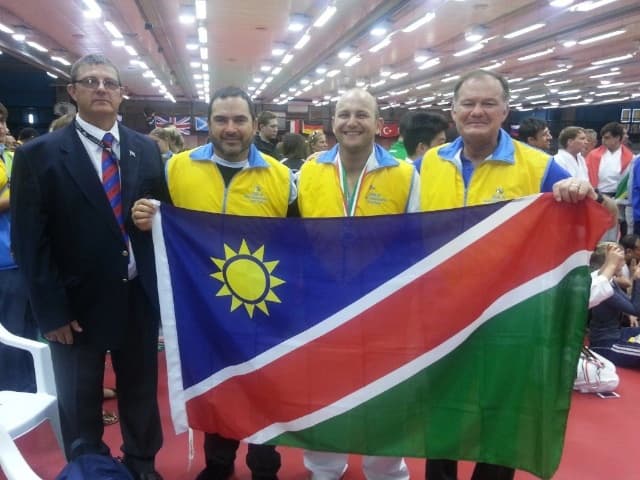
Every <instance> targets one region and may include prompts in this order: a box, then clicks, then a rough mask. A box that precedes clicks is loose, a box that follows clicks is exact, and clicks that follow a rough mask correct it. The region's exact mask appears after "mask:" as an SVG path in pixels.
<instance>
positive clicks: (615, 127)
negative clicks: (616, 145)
mask: <svg viewBox="0 0 640 480" xmlns="http://www.w3.org/2000/svg"><path fill="white" fill-rule="evenodd" d="M607 133H610V134H611V136H612V137H618V138H620V139H622V137H624V127H623V126H622V124H620V123H618V122H609V123H607V124H606V125H605V126H604V127H602V128H601V129H600V137H604V136H605V134H607Z"/></svg>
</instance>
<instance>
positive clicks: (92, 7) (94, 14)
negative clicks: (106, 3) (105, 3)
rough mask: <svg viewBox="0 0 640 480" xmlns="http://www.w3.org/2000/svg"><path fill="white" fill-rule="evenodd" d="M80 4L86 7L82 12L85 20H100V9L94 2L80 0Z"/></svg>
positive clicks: (92, 0)
mask: <svg viewBox="0 0 640 480" xmlns="http://www.w3.org/2000/svg"><path fill="white" fill-rule="evenodd" d="M82 3H84V5H85V6H86V7H87V9H86V10H85V11H83V12H82V13H83V14H84V16H85V17H86V18H100V16H101V15H102V9H101V8H100V6H99V5H98V4H97V3H96V2H95V1H94V0H82Z"/></svg>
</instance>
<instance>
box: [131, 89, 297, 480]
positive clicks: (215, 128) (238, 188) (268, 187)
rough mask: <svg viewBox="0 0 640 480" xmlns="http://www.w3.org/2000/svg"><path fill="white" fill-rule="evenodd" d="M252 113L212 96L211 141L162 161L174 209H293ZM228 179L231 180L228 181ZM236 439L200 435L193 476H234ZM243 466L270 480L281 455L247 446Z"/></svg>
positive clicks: (289, 181)
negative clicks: (199, 463) (201, 462)
mask: <svg viewBox="0 0 640 480" xmlns="http://www.w3.org/2000/svg"><path fill="white" fill-rule="evenodd" d="M255 130H256V117H255V109H254V105H253V102H252V101H251V99H250V98H249V96H248V95H247V93H246V92H244V91H243V90H241V89H239V88H235V87H225V88H223V89H220V90H218V91H217V92H215V93H214V94H213V96H212V97H211V103H210V104H209V138H210V140H211V143H208V144H206V145H203V146H201V147H198V148H195V149H193V150H190V151H185V152H181V153H179V154H177V155H174V156H173V157H171V158H170V159H169V160H168V161H167V165H166V175H167V183H168V186H169V193H170V194H171V199H172V201H173V204H174V205H175V206H177V207H182V208H188V209H191V210H200V211H204V212H211V213H227V214H233V215H250V216H262V217H284V216H286V215H287V214H288V213H290V214H291V212H289V205H292V206H293V207H294V208H295V199H296V188H295V183H294V180H293V175H292V173H291V171H290V170H289V169H288V168H287V167H285V166H284V165H282V164H281V163H280V162H279V161H278V160H276V159H274V158H273V157H270V156H268V155H265V154H263V153H261V152H260V151H258V149H257V148H256V147H255V145H254V144H253V141H252V140H253V134H254V132H255ZM232 179H233V181H232ZM155 211H156V207H155V205H154V202H152V201H151V200H147V199H140V200H138V201H137V202H136V204H135V205H134V207H133V219H134V222H135V224H136V226H137V227H138V228H140V229H141V230H149V229H150V228H151V223H152V220H153V215H154V214H155ZM238 443H239V442H238V440H236V439H230V438H224V437H222V436H221V435H218V434H216V433H205V440H204V450H205V459H206V467H205V469H204V470H202V472H200V474H199V475H198V476H197V477H196V480H225V479H227V478H229V477H231V475H232V474H233V471H234V461H235V457H236V451H237V449H238ZM247 465H248V466H249V469H250V470H251V473H252V479H253V480H274V479H277V473H278V470H279V469H280V454H279V453H278V452H277V451H276V450H275V447H273V446H272V445H253V444H249V453H248V454H247Z"/></svg>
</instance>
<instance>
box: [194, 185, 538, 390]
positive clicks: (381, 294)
mask: <svg viewBox="0 0 640 480" xmlns="http://www.w3.org/2000/svg"><path fill="white" fill-rule="evenodd" d="M540 196H541V195H540V194H538V195H531V196H529V197H525V198H521V199H517V200H513V201H511V202H509V203H507V204H505V205H504V206H503V207H502V208H500V209H499V210H497V211H496V212H494V213H493V214H491V215H490V216H488V217H487V218H485V219H484V220H482V221H481V222H479V223H478V224H476V225H474V226H473V227H471V228H469V229H468V230H467V231H466V232H464V233H463V234H462V235H459V236H457V237H456V238H454V239H453V240H451V241H450V242H449V243H447V244H445V245H443V246H442V247H440V248H439V249H437V250H435V251H434V252H432V253H431V254H430V255H427V256H426V257H425V258H423V259H422V260H420V261H419V262H417V263H415V264H414V265H412V266H411V267H409V268H408V269H407V270H405V271H403V272H401V273H399V274H398V275H396V276H395V277H393V278H391V279H389V280H388V281H387V282H385V283H383V284H382V285H380V286H379V287H378V288H376V289H374V290H372V291H371V292H370V293H368V294H367V295H365V296H363V297H361V298H359V299H358V300H357V301H355V302H353V303H352V304H350V305H347V306H346V307H344V308H343V309H342V310H340V311H338V312H336V313H334V314H333V315H331V316H330V317H328V318H326V319H325V320H323V321H321V322H319V323H317V324H316V325H314V326H313V327H311V328H309V329H307V330H305V331H304V332H301V333H299V334H298V335H296V336H294V337H291V338H289V339H288V340H287V341H286V342H282V343H280V344H278V345H276V346H274V347H273V348H270V349H269V350H266V351H264V352H262V353H261V354H260V355H257V356H255V357H254V358H252V359H250V360H248V361H246V362H243V363H239V364H237V365H231V366H229V367H226V368H223V369H222V370H219V371H217V372H216V373H215V374H213V375H211V376H210V377H208V378H206V379H204V380H202V381H201V382H199V383H196V384H194V385H192V386H191V387H189V388H187V389H185V392H184V395H185V400H187V401H188V400H190V399H192V398H195V397H197V396H200V395H202V394H203V393H206V392H208V391H209V390H211V389H212V388H214V387H216V386H217V385H219V384H221V383H222V382H224V381H226V380H228V379H230V378H233V377H235V376H237V375H246V374H247V373H250V372H252V371H254V370H258V369H260V368H262V367H264V366H265V365H268V364H269V363H271V362H273V361H275V360H277V359H279V358H281V357H283V356H285V355H287V354H289V353H291V352H292V351H294V350H296V349H298V348H301V347H303V346H304V345H306V344H307V343H309V342H312V341H313V340H315V339H317V338H319V337H321V336H323V335H326V334H327V333H329V332H331V331H332V330H334V329H336V328H338V327H340V326H341V325H343V324H345V323H347V322H349V321H350V320H351V319H352V318H354V317H356V316H357V315H359V314H361V313H362V312H364V311H365V310H368V309H369V308H371V307H372V306H374V305H376V304H377V303H379V302H381V301H383V300H384V299H385V298H387V297H389V296H390V295H393V294H394V293H395V292H397V291H398V290H400V289H402V288H404V287H405V286H406V285H408V284H410V283H412V282H414V281H415V280H416V279H418V278H419V277H421V276H422V275H424V274H426V273H427V272H429V271H431V270H432V269H434V268H436V267H438V266H439V265H440V264H442V263H444V262H446V261H448V260H449V259H450V258H451V257H454V256H455V255H456V254H457V253H458V252H459V251H461V250H462V249H464V248H466V247H468V246H469V245H470V244H471V243H474V242H476V241H478V240H479V239H480V238H482V237H484V236H485V235H486V234H488V233H489V232H492V231H493V230H495V229H496V228H497V227H498V226H500V225H502V224H503V223H505V222H507V221H509V220H510V219H511V218H512V217H513V216H514V215H517V214H518V213H520V212H521V211H522V210H525V209H526V208H528V207H529V205H531V204H532V203H534V202H535V201H536V200H538V198H540Z"/></svg>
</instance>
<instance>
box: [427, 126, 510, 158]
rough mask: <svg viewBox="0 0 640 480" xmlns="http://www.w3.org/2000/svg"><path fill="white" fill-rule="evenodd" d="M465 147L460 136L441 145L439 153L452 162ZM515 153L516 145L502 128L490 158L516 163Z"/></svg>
mask: <svg viewBox="0 0 640 480" xmlns="http://www.w3.org/2000/svg"><path fill="white" fill-rule="evenodd" d="M463 147H464V143H463V142H462V137H458V138H456V139H455V140H454V141H453V142H451V143H448V144H446V145H444V146H442V147H440V148H439V149H438V155H439V156H440V157H441V158H443V159H445V160H449V161H450V162H452V161H454V160H455V158H456V154H457V153H458V152H459V151H461V150H462V148H463ZM514 154H515V147H514V146H513V140H512V139H511V137H510V136H509V134H508V133H507V132H505V131H504V130H503V129H502V128H501V129H500V132H499V133H498V146H497V147H496V149H495V150H494V151H493V153H492V154H491V156H490V157H489V158H490V159H491V160H495V161H499V162H505V163H514V161H515V159H514Z"/></svg>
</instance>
